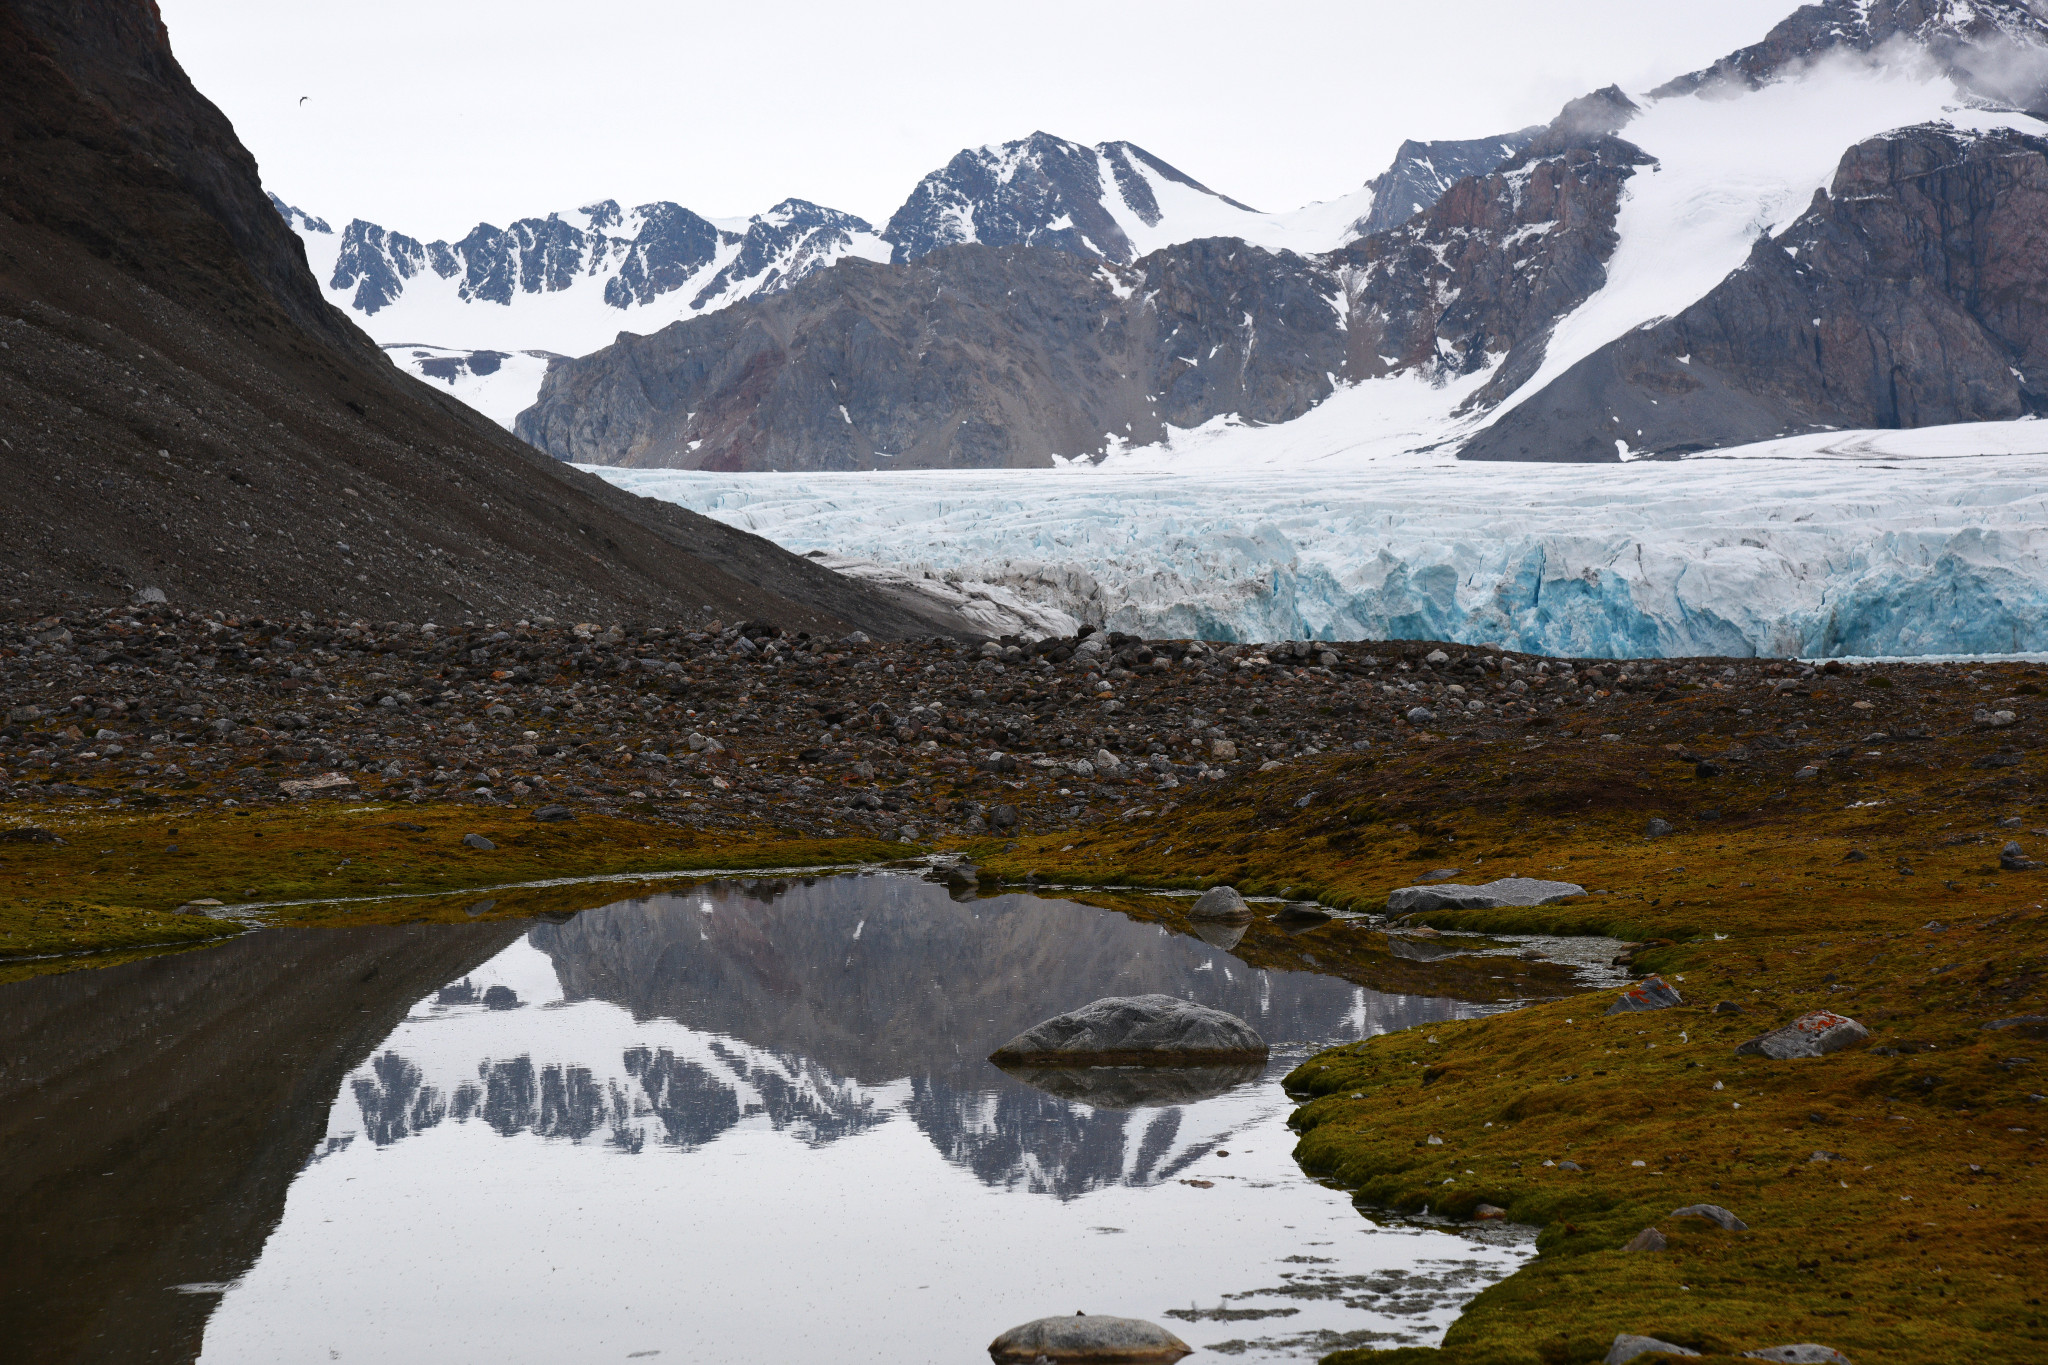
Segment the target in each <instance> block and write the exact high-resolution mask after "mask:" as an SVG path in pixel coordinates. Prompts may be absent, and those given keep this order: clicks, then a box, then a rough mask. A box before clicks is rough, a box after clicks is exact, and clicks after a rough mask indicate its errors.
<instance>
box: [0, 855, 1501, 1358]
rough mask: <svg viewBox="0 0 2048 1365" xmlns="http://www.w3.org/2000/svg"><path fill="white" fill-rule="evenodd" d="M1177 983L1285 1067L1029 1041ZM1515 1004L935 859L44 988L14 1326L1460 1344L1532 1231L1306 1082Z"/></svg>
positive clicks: (637, 1353)
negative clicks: (1350, 1052)
mask: <svg viewBox="0 0 2048 1365" xmlns="http://www.w3.org/2000/svg"><path fill="white" fill-rule="evenodd" d="M236 955H239V956H240V958H241V959H242V960H240V961H235V960H233V959H234V957H235V956H236ZM337 955H338V956H337ZM344 959H345V960H344ZM123 976H125V977H126V980H125V981H123V980H121V979H119V978H121V977H123ZM87 978H93V979H94V980H92V981H90V982H88V981H87V980H86V979H87ZM257 983H262V984H260V985H259V984H257ZM380 983H381V984H380ZM1155 991H1156V992H1165V993H1169V994H1174V995H1179V996H1183V997H1185V998H1189V999H1193V1000H1197V1001H1200V1002H1201V1003H1204V1004H1209V1005H1214V1006H1217V1007H1219V1008H1223V1009H1227V1010H1229V1011H1231V1012H1233V1013H1235V1014H1238V1015H1240V1016H1242V1017H1244V1018H1245V1019H1247V1020H1249V1021H1251V1022H1252V1023H1253V1024H1254V1025H1255V1026H1256V1027H1257V1028H1258V1029H1259V1030H1260V1032H1261V1033H1263V1034H1264V1035H1265V1036H1266V1038H1267V1039H1268V1040H1269V1041H1270V1042H1271V1043H1273V1044H1274V1055H1273V1058H1272V1060H1271V1062H1270V1063H1269V1064H1268V1065H1267V1066H1266V1067H1265V1068H1264V1069H1263V1072H1261V1071H1260V1069H1258V1068H1250V1069H1248V1070H1246V1071H1244V1072H1242V1073H1240V1074H1237V1075H1230V1074H1211V1075H1209V1076H1206V1077H1198V1078H1195V1079H1194V1081H1193V1082H1191V1083H1189V1084H1187V1085H1184V1086H1181V1087H1179V1088H1177V1089H1176V1088H1173V1087H1167V1088H1164V1089H1162V1088H1160V1087H1157V1086H1153V1087H1147V1086H1146V1085H1144V1084H1143V1083H1142V1073H1132V1072H1130V1071H1120V1072H1107V1073H1101V1072H1098V1073H1094V1074H1092V1075H1091V1074H1087V1073H1081V1074H1076V1073H1065V1074H1064V1075H1062V1076H1060V1077H1054V1078H1040V1083H1039V1084H1032V1083H1030V1082H1028V1081H1026V1080H1023V1079H1018V1078H1016V1077H1013V1076H1011V1075H1008V1074H1005V1073H1004V1072H1003V1071H1001V1070H998V1069H997V1068H995V1067H994V1066H992V1065H990V1064H989V1063H988V1062H987V1061H985V1060H984V1058H985V1057H986V1055H987V1054H988V1053H989V1052H990V1051H992V1050H993V1049H994V1048H995V1047H996V1046H997V1045H999V1044H1000V1043H1002V1042H1004V1041H1006V1040H1008V1039H1009V1038H1010V1037H1012V1036H1014V1035H1015V1034H1016V1033H1018V1032H1020V1031H1021V1030H1022V1029H1024V1028H1025V1027H1028V1026H1029V1025H1031V1024H1032V1023H1035V1022H1037V1021H1038V1020H1040V1019H1042V1018H1044V1017H1046V1016H1048V1015H1051V1014H1055V1013H1058V1012H1060V1011H1063V1010H1066V1009H1070V1008H1073V1007H1075V1006H1077V1005H1080V1004H1084V1003H1086V1002H1088V1001H1090V1000H1093V999H1096V998H1098V997H1101V996H1105V995H1133V994H1142V993H1147V992H1155ZM252 992H253V997H252V998H250V999H248V1000H243V999H241V998H240V997H242V996H251V993H252ZM117 1002H118V1003H117ZM1479 1008H1480V1007H1478V1006H1472V1005H1466V1004H1461V1003H1458V1002H1456V1001H1451V1000H1445V999H1440V998H1432V997H1422V996H1402V995H1388V994H1381V993H1376V992H1374V991H1371V990H1367V989H1365V988H1363V987H1360V986H1357V985H1354V984H1352V983H1350V982H1348V981H1344V980H1340V979H1337V978H1335V977H1330V976H1322V975H1318V974H1315V973H1314V972H1312V971H1282V970H1259V969H1255V968H1252V967H1250V966H1247V965H1246V964H1245V963H1244V962H1243V961H1241V960H1240V959H1238V958H1236V957H1233V956H1232V955H1231V954H1230V953H1228V952H1226V951H1223V950H1222V949H1220V948H1218V947H1215V946H1212V945H1211V944H1209V943H1205V942H1203V941H1202V940H1200V939H1197V938H1194V937H1190V936H1187V935H1184V934H1179V933H1174V932H1171V931H1169V930H1168V929H1167V928H1165V927H1162V926H1160V925H1158V924H1152V923H1146V922H1142V921H1140V920H1137V919H1133V918H1130V917H1127V916H1125V915H1122V914H1118V913H1114V912H1111V911H1106V910H1101V909H1097V908H1094V907H1091V906H1086V905H1081V904H1077V903H1073V902H1068V901H1059V900H1048V899H1042V898H1035V897H1029V896H999V897H990V898H982V899H968V900H961V901H956V900H954V899H952V898H950V897H949V896H948V895H947V893H946V892H945V890H944V889H942V888H940V887H938V886H936V885H934V884H932V883H930V882H926V881H922V880H918V879H915V878H911V877H904V876H892V875H869V876H850V877H834V878H825V879H818V880H812V881H804V880H786V881H761V882H751V883H740V882H719V883H707V884H702V885H698V886H693V887H690V888H687V889H682V890H678V891H676V892H674V893H672V894H666V895H660V896H656V897H653V898H649V899H642V900H632V901H626V902H622V903H619V904H614V905H609V906H605V907H603V908H599V909H594V910H588V911H585V912H583V913H581V914H579V915H576V916H575V917H573V918H571V919H568V920H566V921H565V922H561V923H552V922H541V923H532V922H529V923H524V924H518V925H506V924H484V925H479V926H476V927H475V928H469V927H463V928H447V927H441V928H435V929H431V930H428V929H425V928H421V929H413V930H381V931H379V930H363V931H297V932H291V931H277V932H273V933H259V934H255V935H252V936H250V937H249V938H247V939H245V940H241V941H238V942H237V943H233V944H229V945H227V946H225V947H224V948H221V949H217V950H213V951H212V952H207V953H191V954H184V955H180V956H179V957H177V958H173V959H163V960H157V961H152V962H145V963H136V964H130V965H128V966H123V967H115V968H109V969H106V970H104V971H101V972H90V973H78V974H75V975H74V976H72V977H63V978H56V979H54V980H44V981H34V982H27V983H21V984H19V985H15V986H9V987H0V1023H7V1024H9V1025H11V1026H17V1027H18V1029H19V1030H23V1031H25V1036H24V1037H23V1041H24V1043H25V1045H26V1046H28V1047H30V1048H33V1049H36V1055H37V1056H39V1057H41V1056H44V1055H46V1052H45V1050H47V1049H54V1050H55V1052H56V1054H57V1055H59V1056H64V1055H68V1056H69V1057H70V1058H71V1062H70V1063H69V1069H67V1068H66V1064H65V1063H56V1064H52V1063H48V1062H38V1063H37V1064H36V1066H37V1067H39V1068H40V1069H41V1070H40V1073H39V1075H38V1077H37V1078H36V1083H35V1084H33V1085H26V1086H24V1085H21V1084H18V1083H17V1084H10V1085H9V1086H8V1087H7V1088H6V1089H5V1091H4V1092H0V1107H4V1128H0V1135H5V1136H7V1137H8V1139H9V1141H10V1143H12V1142H13V1141H14V1139H15V1138H16V1137H17V1136H19V1137H20V1138H21V1139H22V1140H23V1142H24V1143H25V1144H26V1145H25V1146H24V1147H23V1149H22V1150H23V1151H24V1152H26V1153H27V1155H28V1157H29V1160H28V1162H27V1165H26V1170H25V1171H24V1170H17V1172H16V1180H27V1179H29V1178H31V1176H33V1177H34V1178H35V1180H36V1185H35V1193H34V1194H33V1195H32V1196H27V1197H26V1200H25V1202H26V1207H25V1209H24V1212H25V1213H26V1215H27V1217H28V1219H29V1220H30V1223H31V1224H32V1226H31V1229H30V1230H31V1232H32V1233H33V1234H34V1235H33V1238H32V1239H31V1240H32V1241H33V1242H34V1243H36V1244H37V1246H36V1247H33V1248H32V1247H30V1246H28V1245H26V1244H24V1246H23V1247H22V1251H21V1254H18V1255H13V1254H11V1255H8V1256H7V1257H6V1262H7V1264H6V1269H8V1270H10V1271H11V1272H13V1283H12V1284H11V1285H10V1287H9V1289H8V1291H7V1306H8V1309H9V1311H7V1312H6V1314H5V1325H6V1326H8V1327H10V1328H11V1327H14V1326H15V1325H17V1324H21V1323H26V1322H27V1321H29V1317H30V1315H31V1314H35V1315H37V1316H39V1317H40V1318H42V1319H43V1320H44V1324H45V1325H44V1326H43V1327H42V1328H41V1329H40V1330H41V1331H42V1332H43V1334H44V1335H43V1338H42V1341H43V1344H45V1345H46V1346H47V1347H48V1348H49V1350H48V1352H47V1353H46V1354H44V1355H42V1356H39V1358H47V1359H67V1358H77V1359H87V1358H94V1359H96V1358H117V1357H121V1358H125V1357H126V1356H127V1355H129V1354H134V1355H141V1354H143V1352H142V1351H132V1352H131V1351H128V1350H125V1349H123V1348H124V1347H134V1346H141V1345H143V1344H144V1343H146V1344H147V1346H148V1347H151V1348H154V1350H153V1351H151V1352H150V1354H152V1355H153V1356H154V1358H159V1359H191V1358H195V1357H196V1358H197V1359H200V1360H203V1361H207V1362H266V1363H268V1362H294V1361H323V1362H324V1361H335V1360H342V1361H349V1360H355V1361H379V1362H390V1361H413V1360H419V1361H427V1360H431V1361H434V1362H437V1365H439V1363H442V1362H460V1361H489V1362H494V1363H497V1362H518V1361H558V1360H563V1359H569V1358H574V1359H578V1360H593V1361H602V1360H628V1359H654V1358H661V1359H668V1360H677V1361H710V1360H717V1361H723V1362H748V1361H761V1362H770V1361H773V1362H801V1361H811V1360H816V1361H826V1360H831V1361H835V1362H836V1361H874V1362H890V1363H891V1365H897V1363H900V1362H919V1361H931V1362H953V1361H961V1362H967V1361H974V1360H980V1359H986V1355H985V1349H986V1345H987V1343H988V1341H989V1340H990V1339H991V1338H992V1337H994V1336H995V1335H996V1334H997V1333H998V1332H1000V1331H1002V1330H1003V1329H1005V1328H1007V1327H1010V1326H1013V1325H1015V1324H1016V1323H1019V1322H1022V1321H1025V1320H1027V1319H1030V1318H1035V1317H1041V1316H1045V1315H1047V1314H1052V1313H1071V1312H1074V1311H1076V1310H1085V1311H1087V1312H1091V1313H1108V1314H1116V1315H1122V1316H1133V1317H1144V1318H1150V1319H1152V1320H1153V1321H1156V1322H1159V1323H1161V1324H1162V1325H1164V1326H1167V1327H1170V1328H1171V1329H1172V1330H1173V1331H1175V1332H1176V1333H1178V1334H1179V1335H1181V1336H1182V1337H1183V1338H1185V1339H1186V1340H1187V1341H1188V1342H1189V1343H1190V1344H1192V1345H1194V1346H1196V1347H1197V1348H1199V1349H1200V1350H1201V1351H1202V1352H1203V1353H1205V1354H1214V1355H1219V1356H1227V1357H1230V1358H1232V1359H1236V1360H1242V1361H1302V1360H1313V1359H1314V1358H1315V1357H1317V1356H1318V1355H1320V1354H1322V1353H1324V1352H1327V1351H1329V1350H1332V1349H1335V1348H1337V1347H1339V1346H1344V1345H1366V1344H1380V1345H1395V1344H1409V1343H1415V1344H1427V1343H1432V1342H1434V1341H1436V1340H1437V1339H1439V1338H1440V1336H1441V1334H1442V1332H1443V1330H1444V1328H1445V1327H1446V1326H1447V1325H1448V1323H1449V1322H1450V1320H1451V1318H1452V1317H1453V1316H1454V1315H1455V1313H1456V1312H1457V1310H1458V1308H1459V1307H1460V1306H1462V1304H1463V1303H1464V1302H1465V1301H1466V1300H1468V1299H1469V1298H1470V1297H1471V1296H1472V1295H1473V1294H1475V1293H1477V1292H1478V1290H1479V1289H1481V1288H1483V1287H1484V1286H1485V1285H1487V1284H1489V1283H1492V1282H1493V1281H1495V1280H1497V1279H1499V1278H1500V1277H1501V1276H1503V1275H1505V1274H1507V1273H1509V1272H1510V1271H1512V1270H1513V1269H1514V1268H1515V1267H1516V1266H1517V1265H1519V1264H1520V1263H1521V1262H1522V1260H1523V1259H1524V1258H1525V1257H1526V1256H1527V1255H1528V1254H1529V1253H1530V1248H1529V1247H1528V1245H1527V1243H1526V1241H1524V1240H1522V1239H1519V1238H1516V1237H1514V1236H1512V1235H1510V1234H1508V1233H1506V1232H1504V1231H1501V1230H1495V1231H1493V1232H1492V1233H1490V1234H1488V1235H1486V1236H1483V1237H1482V1236H1479V1235H1476V1234H1458V1233H1452V1232H1448V1231H1443V1230H1437V1229H1430V1228H1422V1227H1412V1226H1402V1225H1394V1226H1386V1227H1381V1226H1375V1225H1374V1224H1373V1223H1372V1222H1370V1221H1368V1220H1367V1219H1365V1218H1363V1217H1361V1216H1360V1215H1359V1213H1358V1212H1357V1211H1356V1210H1355V1209H1354V1208H1353V1207H1352V1206H1351V1204H1350V1202H1349V1200H1348V1199H1347V1198H1346V1197H1345V1196H1344V1195H1343V1194H1342V1193H1341V1192H1339V1191H1335V1190H1331V1189H1328V1188H1325V1187H1323V1186H1321V1185H1319V1184H1317V1183H1315V1182H1314V1181H1311V1180H1309V1179H1307V1178H1306V1177H1304V1176H1303V1175H1302V1173H1301V1171H1300V1170H1299V1168H1298V1167H1296V1166H1295V1164H1294V1162H1293V1160H1292V1159H1291V1156H1290V1152H1291V1149H1292V1147H1293V1142H1294V1139H1293V1135H1292V1134H1291V1133H1290V1132H1289V1131H1288V1129H1287V1127H1286V1117H1287V1114H1288V1112H1289V1110H1290V1109H1291V1107H1292V1106H1291V1104H1290V1103H1289V1101H1288V1100H1287V1098H1286V1096H1285V1095H1284V1094H1283V1093H1282V1092H1281V1090H1280V1088H1279V1084H1278V1082H1279V1078H1280V1077H1281V1076H1283V1075H1284V1074H1285V1073H1286V1071H1287V1070H1288V1069H1289V1068H1290V1067H1291V1066H1293V1065H1294V1063H1295V1062H1296V1061H1298V1060H1299V1059H1300V1058H1301V1057H1302V1056H1304V1055H1305V1054H1306V1053H1307V1052H1308V1051H1310V1050H1312V1049H1313V1048H1315V1047H1318V1046H1321V1045H1323V1044H1327V1043H1332V1042H1339V1041H1344V1040H1348V1039H1353V1038H1357V1037H1360V1036H1363V1035H1366V1034H1370V1033H1374V1032H1379V1031H1383V1030H1387V1029H1394V1028H1403V1027H1407V1026H1410V1025H1413V1024H1418V1023H1427V1022H1429V1021H1432V1020H1438V1019H1445V1018H1451V1017H1455V1016H1458V1015H1461V1014H1468V1013H1473V1012H1476V1011H1477V1010H1478V1009H1479ZM124 1029H144V1030H149V1029H154V1030H156V1031H157V1032H158V1034H159V1036H158V1037H157V1039H156V1040H155V1042H154V1043H153V1044H151V1045H141V1044H137V1043H135V1042H133V1041H132V1040H129V1039H126V1038H125V1037H122V1036H120V1035H121V1033H122V1031H123V1030H124ZM187 1035H189V1036H187ZM159 1071H161V1072H163V1073H167V1074H153V1073H157V1072H159ZM179 1077H183V1080H182V1081H180V1080H179V1079H178V1078H179ZM14 1080H15V1081H16V1082H19V1081H20V1080H21V1077H20V1076H17V1077H15V1078H14ZM81 1108H82V1109H83V1110H84V1111H85V1112H83V1113H81V1112H80V1110H81ZM29 1110H33V1111H35V1113H33V1114H31V1113H29V1112H27V1111H29ZM17 1111H21V1112H17ZM187 1111H204V1112H187ZM181 1144H182V1145H181ZM84 1167H90V1168H91V1169H90V1170H89V1171H88V1170H86V1169H83V1168H84ZM110 1168H112V1169H110ZM181 1181H183V1182H189V1185H190V1188H189V1190H188V1191H187V1192H186V1196H185V1197H184V1198H183V1199H182V1200H181V1199H180V1197H179V1196H178V1195H177V1194H176V1193H175V1192H173V1191H172V1190H171V1189H167V1186H166V1182H169V1184H170V1185H171V1186H175V1185H176V1184H177V1183H178V1182H181ZM14 1185H15V1182H14V1181H9V1183H8V1187H7V1189H6V1192H7V1193H9V1194H10V1195H12V1194H14V1193H16V1192H17V1191H16V1190H15V1188H14ZM53 1307H54V1311H55V1318H56V1320H57V1321H58V1322H59V1323H60V1324H62V1330H61V1332H60V1333H59V1334H58V1335H57V1336H51V1335H49V1333H50V1331H51V1330H52V1329H51V1328H50V1327H49V1325H48V1320H49V1318H50V1315H51V1312H52V1310H53ZM110 1346H113V1347H115V1349H111V1350H109V1349H107V1348H108V1347H110Z"/></svg>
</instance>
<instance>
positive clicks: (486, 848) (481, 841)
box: [462, 834, 498, 853]
mask: <svg viewBox="0 0 2048 1365" xmlns="http://www.w3.org/2000/svg"><path fill="white" fill-rule="evenodd" d="M462 842H463V843H464V844H465V845H467V846H468V847H470V848H474V849H481V850H482V851H483V852H485V853H490V852H492V851H494V850H495V849H496V848H497V847H498V846H497V845H496V844H494V843H492V842H491V841H490V840H489V839H486V838H484V836H483V835H481V834H465V835H463V836H462Z"/></svg>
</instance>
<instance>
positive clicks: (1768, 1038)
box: [1735, 1010, 1870, 1062]
mask: <svg viewBox="0 0 2048 1365" xmlns="http://www.w3.org/2000/svg"><path fill="white" fill-rule="evenodd" d="M1869 1036H1870V1030H1869V1029H1867V1028H1865V1027H1863V1025H1861V1024H1859V1023H1857V1022H1856V1021H1855V1020H1854V1019H1851V1018H1850V1017H1849V1016H1848V1015H1846V1014H1836V1013H1835V1012H1834V1011H1833V1010H1815V1011H1813V1013H1811V1014H1802V1015H1800V1016H1799V1017H1798V1018H1797V1019H1794V1020H1793V1021H1792V1022H1791V1023H1789V1024H1787V1025H1785V1026H1784V1027H1783V1028H1777V1029H1772V1030H1771V1031H1770V1032H1769V1033H1766V1034H1764V1035H1763V1036H1762V1037H1759V1038H1752V1039H1750V1040H1749V1041H1748V1042H1746V1043H1744V1044H1742V1045H1741V1046H1740V1047H1738V1048H1736V1049H1735V1055H1736V1056H1738V1057H1769V1058H1770V1059H1771V1060H1773V1061H1778V1062H1783V1061H1789V1060H1790V1059H1792V1058H1794V1057H1825V1056H1826V1055H1827V1054H1828V1053H1830V1052H1840V1051H1841V1050H1842V1049H1843V1048H1845V1047H1849V1046H1851V1045H1853V1044H1855V1043H1860V1042H1862V1041H1863V1040H1864V1039H1866V1038H1868V1037H1869Z"/></svg>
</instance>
